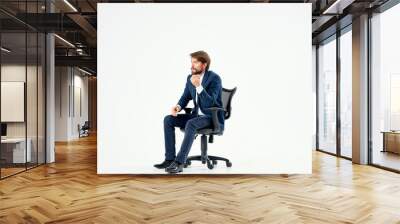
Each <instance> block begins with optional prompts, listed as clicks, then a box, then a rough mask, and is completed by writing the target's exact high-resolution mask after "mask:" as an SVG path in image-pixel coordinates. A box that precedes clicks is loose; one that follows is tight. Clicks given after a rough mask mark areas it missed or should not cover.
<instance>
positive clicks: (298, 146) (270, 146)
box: [97, 3, 313, 174]
mask: <svg viewBox="0 0 400 224" xmlns="http://www.w3.org/2000/svg"><path fill="white" fill-rule="evenodd" d="M155 15H156V16H155ZM143 21H145V22H143ZM310 21H311V4H147V3H146V4H98V46H99V49H98V148H97V149H98V166H97V167H98V173H101V174H106V173H165V172H164V170H158V169H155V168H153V164H154V163H157V162H161V161H162V160H163V159H164V138H163V118H164V116H165V115H167V114H169V112H170V108H171V106H173V105H175V104H176V103H177V101H178V99H179V97H180V95H181V94H182V92H183V88H184V84H185V81H186V77H187V75H188V74H189V72H190V57H189V53H191V52H193V51H196V50H200V49H202V50H205V51H207V52H208V53H209V54H210V56H211V58H212V62H211V70H213V71H215V72H217V73H218V74H219V75H220V76H221V78H222V83H223V86H224V87H225V88H233V87H235V86H237V88H238V90H237V94H236V95H235V98H234V100H233V103H232V104H233V105H232V107H233V113H232V117H231V118H230V119H229V120H227V121H226V125H225V132H224V135H223V136H221V137H219V136H217V137H216V138H215V142H214V143H213V144H210V146H209V153H210V154H216V155H221V156H226V157H228V158H229V159H231V160H232V162H233V167H232V168H226V167H225V164H223V163H219V165H218V166H217V167H216V168H215V169H213V170H208V169H207V168H206V167H205V166H204V165H202V164H201V163H196V164H194V165H193V166H192V167H190V168H188V169H185V173H214V174H215V173H231V174H233V173H258V174H264V173H311V149H312V125H313V123H312V80H311V77H312V71H311V64H312V63H311V53H312V49H311V48H312V47H311V23H310ZM127 27H130V28H129V29H127ZM176 135H177V138H176V139H177V150H179V148H180V144H181V142H182V136H183V134H182V133H181V132H179V131H178V130H177V131H176ZM199 153H200V145H199V139H196V141H195V144H194V145H193V147H192V150H191V153H190V155H195V154H199Z"/></svg>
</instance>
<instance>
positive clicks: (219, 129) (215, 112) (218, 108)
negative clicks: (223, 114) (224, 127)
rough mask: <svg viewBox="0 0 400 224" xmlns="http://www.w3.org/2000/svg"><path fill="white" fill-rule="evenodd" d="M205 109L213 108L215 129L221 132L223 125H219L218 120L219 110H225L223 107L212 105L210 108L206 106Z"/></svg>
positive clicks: (212, 116)
mask: <svg viewBox="0 0 400 224" xmlns="http://www.w3.org/2000/svg"><path fill="white" fill-rule="evenodd" d="M205 110H211V118H212V122H213V125H214V131H216V132H220V131H221V127H220V125H219V122H218V111H220V110H221V111H225V110H224V109H223V108H220V107H210V108H206V109H205Z"/></svg>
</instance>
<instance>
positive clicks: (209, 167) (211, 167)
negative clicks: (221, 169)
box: [207, 161, 214, 170]
mask: <svg viewBox="0 0 400 224" xmlns="http://www.w3.org/2000/svg"><path fill="white" fill-rule="evenodd" d="M207 167H208V169H210V170H212V169H213V168H214V165H213V164H212V163H211V162H210V161H207Z"/></svg>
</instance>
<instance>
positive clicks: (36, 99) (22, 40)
mask: <svg viewBox="0 0 400 224" xmlns="http://www.w3.org/2000/svg"><path fill="white" fill-rule="evenodd" d="M2 4H3V3H0V6H2ZM4 4H5V3H4ZM42 5H43V2H42V1H34V2H32V1H31V2H28V1H20V2H18V7H19V9H20V10H21V11H23V12H31V13H32V12H33V13H35V12H39V10H43V8H42V7H41V6H42ZM35 10H36V11H35ZM10 23H12V25H10ZM11 28H12V29H11ZM45 41H46V40H45V34H44V33H42V32H39V31H38V30H35V29H34V28H33V27H30V26H29V25H27V24H25V23H23V22H21V21H16V20H15V18H12V15H9V14H6V13H4V12H3V11H0V46H1V56H0V68H1V69H0V81H1V85H0V93H1V97H0V102H1V105H0V112H1V113H0V120H1V144H0V178H1V179H3V178H6V177H8V176H11V175H14V174H16V173H19V172H22V171H25V170H27V169H30V168H33V167H36V166H38V165H40V164H43V163H45V156H46V155H45V87H46V86H45V58H46V52H45V44H46V43H45Z"/></svg>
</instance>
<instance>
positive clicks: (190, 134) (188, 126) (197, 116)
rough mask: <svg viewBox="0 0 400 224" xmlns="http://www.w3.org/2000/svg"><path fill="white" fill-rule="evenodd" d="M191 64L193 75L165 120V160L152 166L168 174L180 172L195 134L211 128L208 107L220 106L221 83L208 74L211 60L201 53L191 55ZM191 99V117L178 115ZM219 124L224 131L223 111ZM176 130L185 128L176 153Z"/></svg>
mask: <svg viewBox="0 0 400 224" xmlns="http://www.w3.org/2000/svg"><path fill="white" fill-rule="evenodd" d="M190 56H191V61H192V67H191V70H192V74H190V75H188V77H187V82H186V86H185V90H184V91H183V94H182V96H181V98H180V100H179V101H178V104H177V105H176V106H174V107H172V111H171V115H167V116H165V118H164V139H165V160H164V161H163V162H162V163H160V164H155V165H154V167H156V168H159V169H164V168H165V171H166V172H168V173H179V172H182V170H183V165H184V163H185V162H186V158H187V157H188V155H189V151H190V148H191V147H192V144H193V141H194V138H195V135H196V131H197V130H199V129H202V128H206V127H210V126H212V125H213V124H212V118H211V116H212V115H211V111H210V110H207V108H210V107H222V100H221V94H222V83H221V78H220V77H219V76H218V75H217V74H216V73H214V72H213V71H209V70H208V68H209V67H210V62H211V60H210V57H209V56H208V54H207V53H206V52H204V51H197V52H194V53H191V54H190ZM190 100H193V103H194V108H193V110H192V112H191V113H190V114H177V113H178V112H179V111H181V110H182V109H183V108H185V107H186V106H187V104H188V103H189V101H190ZM218 121H219V123H220V127H221V129H223V128H224V114H223V111H218ZM175 127H179V128H185V136H184V138H183V142H182V145H181V149H180V151H179V153H178V155H176V153H175V151H176V150H175Z"/></svg>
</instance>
